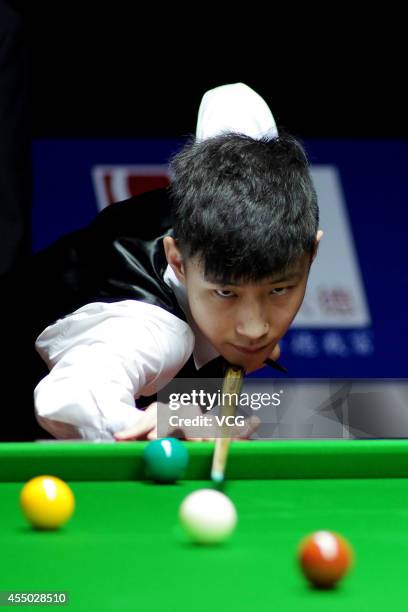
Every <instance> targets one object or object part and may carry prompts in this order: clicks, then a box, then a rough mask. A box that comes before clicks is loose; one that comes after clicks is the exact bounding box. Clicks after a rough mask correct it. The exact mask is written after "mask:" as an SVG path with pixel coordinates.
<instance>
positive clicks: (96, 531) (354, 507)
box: [0, 440, 408, 612]
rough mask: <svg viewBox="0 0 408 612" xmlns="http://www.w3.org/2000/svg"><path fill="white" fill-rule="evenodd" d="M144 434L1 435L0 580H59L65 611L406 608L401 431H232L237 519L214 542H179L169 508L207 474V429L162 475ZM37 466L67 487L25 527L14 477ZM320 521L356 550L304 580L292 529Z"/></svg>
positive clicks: (19, 482) (9, 585)
mask: <svg viewBox="0 0 408 612" xmlns="http://www.w3.org/2000/svg"><path fill="white" fill-rule="evenodd" d="M146 444H147V443H146V442H128V443H89V442H43V443H39V442H37V443H5V444H0V474H1V479H0V507H1V517H2V520H1V526H0V541H1V563H0V577H1V578H0V580H1V586H0V591H3V592H4V591H15V592H20V593H21V592H25V593H27V592H36V593H39V592H67V593H68V596H69V603H68V604H67V605H66V606H65V609H68V610H72V611H74V610H75V611H76V610H87V611H91V610H97V611H105V610H115V611H127V610H129V611H134V610H142V611H149V610H164V611H166V612H172V611H175V612H176V611H177V612H181V611H184V610H189V611H190V610H191V611H204V610H206V611H208V610H214V611H217V612H218V611H219V610H234V612H240V611H242V610H256V611H257V612H263V611H268V612H271V611H272V610H279V611H281V610H285V611H286V610H287V611H291V610H296V611H299V610H302V611H303V610H313V611H318V610H325V611H327V610H330V611H336V610H342V611H347V612H353V611H359V612H364V611H368V610H369V611H370V612H373V611H375V610H384V609H389V610H406V609H407V608H408V579H407V570H408V441H407V440H286V441H285V440H279V441H245V442H238V441H237V442H232V443H231V447H230V455H229V461H228V468H227V474H228V481H227V484H226V493H227V494H228V495H229V496H230V498H231V499H232V501H233V502H234V503H235V505H236V508H237V511H238V526H237V529H236V531H235V533H234V534H233V536H232V537H231V539H230V540H229V541H228V542H227V543H225V544H222V545H218V546H212V547H209V546H199V545H194V544H191V543H189V542H188V541H187V540H186V538H185V537H184V534H183V533H182V532H181V529H180V528H179V526H178V519H177V514H178V508H179V505H180V503H181V501H182V500H183V499H184V497H185V496H186V495H187V494H188V493H189V492H191V491H193V490H195V489H198V488H203V487H208V486H211V485H210V483H209V481H208V475H209V471H210V464H211V457H212V451H213V446H214V445H213V443H211V442H184V444H186V446H187V447H188V450H189V453H190V462H189V466H188V469H187V473H186V475H185V479H184V480H182V481H180V482H178V483H177V484H162V485H158V484H154V483H151V482H148V481H146V480H145V476H144V473H143V462H142V452H143V449H144V447H145V446H146ZM40 474H52V475H55V476H59V477H60V478H62V479H64V480H65V481H67V482H68V483H69V484H70V486H71V488H72V490H73V492H74V494H75V497H76V511H75V513H74V516H73V518H72V519H71V520H70V521H69V522H68V523H67V524H66V525H65V526H64V527H62V528H61V529H60V530H59V531H56V532H41V531H35V530H33V529H32V528H31V527H29V526H28V524H27V522H26V520H25V518H24V517H23V515H22V514H21V512H20V509H19V493H20V490H21V488H22V486H23V483H25V482H26V481H27V480H28V479H29V478H31V477H33V476H37V475H40ZM320 529H330V530H334V531H337V532H340V533H341V534H342V535H344V536H345V537H346V538H347V539H348V540H349V541H350V543H351V544H352V546H353V548H354V552H355V557H356V561H355V566H354V568H353V569H352V571H351V572H350V574H349V575H347V576H346V577H345V578H344V579H343V580H342V581H341V582H340V583H339V585H338V586H337V587H335V588H334V589H332V590H329V591H319V590H315V589H313V588H311V587H310V586H309V585H308V583H307V582H306V580H305V578H304V577H303V576H302V574H301V573H300V571H299V570H298V567H297V562H296V552H297V546H298V543H299V541H300V539H301V538H302V537H303V536H305V535H306V534H308V533H309V532H312V531H315V530H320ZM24 607H27V608H29V609H31V608H34V607H36V608H43V607H45V606H42V605H36V606H30V605H27V606H24ZM57 607H60V606H52V608H57ZM47 608H48V609H49V606H47Z"/></svg>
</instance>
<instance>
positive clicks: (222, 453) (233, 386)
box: [211, 365, 245, 481]
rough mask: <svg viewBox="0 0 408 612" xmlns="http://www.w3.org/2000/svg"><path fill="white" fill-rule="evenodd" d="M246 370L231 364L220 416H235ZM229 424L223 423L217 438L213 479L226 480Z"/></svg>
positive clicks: (226, 378) (227, 373) (224, 384)
mask: <svg viewBox="0 0 408 612" xmlns="http://www.w3.org/2000/svg"><path fill="white" fill-rule="evenodd" d="M244 375H245V371H244V369H243V368H241V367H240V366H233V365H230V366H228V368H227V371H226V373H225V376H224V382H223V387H222V393H223V401H222V404H221V414H220V416H225V417H228V416H234V415H235V412H236V409H237V400H238V399H239V394H240V393H241V387H242V382H243V380H244ZM227 433H228V426H227V425H226V424H224V425H223V430H222V433H221V437H220V438H217V439H216V440H215V448H214V455H213V461H212V466H211V479H212V480H216V481H222V480H224V474H225V467H226V464H227V458H228V449H229V444H230V441H231V438H230V436H228V435H227Z"/></svg>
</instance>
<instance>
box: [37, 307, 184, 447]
mask: <svg viewBox="0 0 408 612" xmlns="http://www.w3.org/2000/svg"><path fill="white" fill-rule="evenodd" d="M193 348H194V334H193V332H192V330H191V328H190V327H189V325H188V324H187V323H186V322H184V321H182V320H181V319H179V318H178V317H176V316H174V315H172V314H171V313H169V312H167V311H165V310H163V309H162V308H159V307H158V306H153V305H152V304H145V303H143V302H136V301H134V300H124V301H122V302H114V303H99V302H98V303H94V304H88V305H86V306H84V307H82V308H80V309H79V310H77V311H75V312H74V313H72V314H71V315H69V316H67V317H65V318H64V319H60V320H58V321H57V322H56V323H54V324H53V325H50V326H49V327H47V328H46V329H45V330H44V331H43V332H42V334H41V335H40V336H39V337H38V338H37V341H36V349H37V351H38V352H39V354H40V355H41V357H42V358H43V359H44V361H45V362H46V363H47V365H48V367H49V368H50V373H49V374H48V375H47V376H46V377H45V378H43V380H41V382H40V383H39V384H38V385H37V387H36V389H35V392H34V397H35V411H36V417H37V420H38V422H39V423H40V425H41V426H42V427H43V428H44V429H46V430H47V431H49V432H50V433H51V434H52V435H54V436H55V437H57V438H83V439H87V440H102V439H112V438H113V434H114V433H115V432H117V431H120V430H122V429H127V428H130V427H133V426H134V425H135V424H136V423H137V421H138V420H139V419H140V416H141V411H140V410H139V409H137V406H136V404H135V398H136V399H137V398H138V397H139V396H140V395H152V394H154V393H157V391H159V390H160V389H161V388H163V387H164V386H165V385H166V384H167V383H168V382H169V381H170V380H172V379H173V378H174V376H175V375H176V374H177V372H178V371H179V370H180V369H181V368H182V367H183V365H184V364H185V362H186V361H187V360H188V358H189V356H190V355H191V353H192V351H193Z"/></svg>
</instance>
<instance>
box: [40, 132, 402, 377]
mask: <svg viewBox="0 0 408 612" xmlns="http://www.w3.org/2000/svg"><path fill="white" fill-rule="evenodd" d="M181 144H182V141H169V140H108V141H106V140H38V141H35V142H34V145H33V167H34V201H33V246H34V250H35V251H38V250H39V249H41V248H43V247H45V246H47V245H49V244H50V243H51V242H53V241H54V240H55V239H56V238H58V237H59V236H61V235H63V234H65V233H67V232H69V231H73V230H76V229H79V228H81V227H83V226H84V225H86V224H87V223H89V222H90V221H91V220H92V219H93V217H94V216H95V214H96V213H97V211H98V206H101V205H104V204H106V202H101V198H102V199H103V197H105V199H107V200H108V201H109V200H112V199H113V200H115V199H121V196H125V197H126V195H130V192H132V193H133V192H134V185H135V184H137V181H139V179H140V176H141V174H144V176H143V177H142V179H143V181H144V183H143V182H142V184H144V185H150V184H152V186H154V181H155V180H156V179H157V180H158V181H159V183H158V185H160V184H161V183H160V181H163V180H164V172H163V167H164V166H165V164H166V163H167V162H168V159H169V157H170V156H171V155H172V154H173V153H175V152H176V151H177V150H178V149H179V148H180V146H181ZM305 146H306V149H307V151H308V154H309V158H310V161H311V163H312V165H314V164H316V165H331V166H334V167H335V168H337V170H338V172H339V176H340V180H341V186H342V190H343V192H344V199H345V205H346V207H347V214H348V218H349V220H350V225H351V233H352V238H353V241H354V249H355V253H356V257H357V261H358V265H359V269H360V273H361V279H362V286H363V290H364V292H365V298H366V301H367V304H368V309H369V312H370V316H371V323H370V324H369V325H368V326H366V327H361V326H359V327H349V328H347V327H344V326H342V327H341V328H336V327H328V326H327V325H325V326H324V327H322V328H321V329H319V327H318V326H313V329H312V328H310V329H308V328H306V327H305V328H299V327H297V328H294V329H292V330H291V331H289V332H288V334H287V335H286V337H285V338H284V339H283V341H282V357H281V361H282V363H284V364H285V365H286V366H287V367H288V369H289V374H290V376H293V377H296V378H302V377H312V378H316V377H319V378H325V377H339V378H341V377H351V378H376V377H380V378H381V377H383V378H394V377H402V378H403V377H407V376H408V365H407V361H408V360H407V357H406V346H407V344H408V323H407V308H406V304H407V301H408V272H407V268H408V254H407V229H406V228H407V225H408V183H407V180H406V172H407V168H408V141H389V140H384V141H376V140H364V141H360V140H308V141H307V142H305ZM140 167H142V168H143V172H142V173H141V174H140V172H139V174H140V176H139V174H138V171H137V168H139V169H140ZM148 167H153V173H152V174H150V175H149V170H148ZM126 168H127V169H129V168H130V170H129V172H127V173H126V171H124V169H126ZM155 176H156V178H155ZM98 190H99V191H98ZM129 190H130V191H129ZM136 191H137V189H136ZM101 193H102V196H101ZM103 194H104V196H103ZM260 375H261V376H263V375H265V376H270V375H271V371H270V369H269V368H265V370H264V371H261V372H259V373H258V374H257V376H260Z"/></svg>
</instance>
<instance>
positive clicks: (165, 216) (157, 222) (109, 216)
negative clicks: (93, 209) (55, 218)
mask: <svg viewBox="0 0 408 612" xmlns="http://www.w3.org/2000/svg"><path fill="white" fill-rule="evenodd" d="M141 220H143V223H141ZM93 225H94V226H96V227H101V226H103V227H104V228H105V229H106V230H108V231H109V233H112V234H115V233H117V232H118V230H122V229H123V228H127V229H128V230H129V229H130V228H132V227H134V228H137V230H138V232H139V236H138V237H139V238H144V237H146V236H147V235H150V233H151V232H154V233H156V232H157V231H161V230H163V231H165V230H167V229H169V228H170V227H172V225H173V219H172V214H171V197H170V193H169V190H168V189H167V188H163V189H155V190H154V191H146V192H145V193H142V194H139V195H136V196H133V197H131V198H128V199H127V200H121V201H120V202H115V203H113V204H110V205H109V206H107V207H106V208H104V209H103V210H102V211H101V212H100V213H99V214H98V215H97V217H96V219H95V221H94V224H93Z"/></svg>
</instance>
